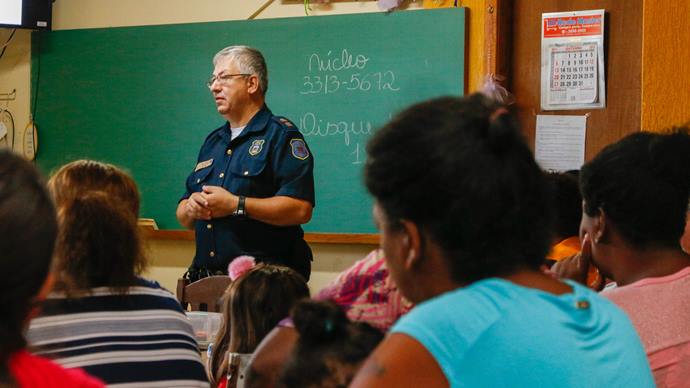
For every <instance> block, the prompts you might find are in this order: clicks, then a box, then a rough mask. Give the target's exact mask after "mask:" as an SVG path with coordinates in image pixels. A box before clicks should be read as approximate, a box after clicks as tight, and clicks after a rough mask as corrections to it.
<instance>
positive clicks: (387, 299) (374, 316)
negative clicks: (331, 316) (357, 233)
mask: <svg viewBox="0 0 690 388" xmlns="http://www.w3.org/2000/svg"><path fill="white" fill-rule="evenodd" d="M314 299H317V300H332V301H333V302H335V304H337V305H338V306H339V307H340V308H342V309H343V310H344V311H345V313H346V314H347V317H348V318H349V319H350V320H351V321H357V322H366V323H368V324H370V325H372V326H374V327H376V328H378V329H380V330H383V331H384V332H385V331H387V330H388V329H389V328H390V327H391V326H393V324H394V323H395V322H396V321H397V320H398V318H400V317H401V316H402V315H403V314H405V313H406V312H408V311H409V310H410V308H411V307H412V305H411V304H410V302H408V301H407V300H405V298H403V297H402V295H401V294H400V291H399V290H398V287H396V286H395V284H394V283H393V280H392V279H391V277H390V274H389V271H388V268H386V261H385V260H384V258H383V251H382V250H380V249H376V250H374V251H372V252H371V253H369V254H368V255H367V257H365V258H364V259H362V260H359V261H357V262H356V263H355V264H354V265H353V266H351V267H350V268H348V269H346V270H345V271H344V272H342V273H340V274H339V275H338V277H336V278H335V279H334V280H333V281H332V282H331V283H329V284H328V285H327V286H326V287H324V288H323V289H322V290H321V291H319V293H318V295H316V297H315V298H314Z"/></svg>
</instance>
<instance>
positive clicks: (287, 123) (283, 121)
mask: <svg viewBox="0 0 690 388" xmlns="http://www.w3.org/2000/svg"><path fill="white" fill-rule="evenodd" d="M278 121H280V123H281V124H283V125H284V126H286V127H288V128H293V127H294V126H295V124H293V123H292V121H290V120H288V119H286V118H285V117H279V118H278Z"/></svg>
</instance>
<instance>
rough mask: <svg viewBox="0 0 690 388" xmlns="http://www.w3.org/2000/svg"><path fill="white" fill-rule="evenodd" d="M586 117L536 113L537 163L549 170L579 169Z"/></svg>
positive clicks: (581, 159) (583, 149)
mask: <svg viewBox="0 0 690 388" xmlns="http://www.w3.org/2000/svg"><path fill="white" fill-rule="evenodd" d="M586 128H587V116H559V115H548V116H547V115H538V116H537V128H536V136H535V144H534V156H535V159H537V163H539V165H540V166H541V167H542V168H543V169H545V170H550V171H568V170H579V169H580V167H581V166H582V164H584V162H585V135H586V133H587V130H586Z"/></svg>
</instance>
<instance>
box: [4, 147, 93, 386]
mask: <svg viewBox="0 0 690 388" xmlns="http://www.w3.org/2000/svg"><path fill="white" fill-rule="evenodd" d="M0 232H1V233H2V238H0V252H2V254H0V273H2V274H4V276H3V280H2V282H0V287H2V290H0V311H2V314H1V318H0V386H2V387H65V388H67V387H84V388H86V387H103V386H104V385H103V384H102V383H101V382H99V381H98V380H96V379H94V378H92V377H90V376H88V375H86V374H85V373H84V372H83V371H81V370H79V369H72V370H67V369H63V368H62V367H61V366H59V365H57V364H55V363H53V362H52V361H50V360H47V359H44V358H42V357H39V356H34V355H31V354H29V353H28V352H27V351H26V349H25V348H26V341H25V339H24V329H25V327H26V325H27V323H28V320H29V319H30V318H31V315H33V312H32V310H34V308H35V304H36V302H38V301H40V300H41V299H42V298H43V297H44V296H45V294H46V293H47V291H48V289H49V287H50V279H51V278H50V277H49V275H48V270H49V268H50V261H51V257H52V254H53V245H54V243H55V237H56V235H57V224H56V221H55V210H54V209H53V205H52V202H51V200H50V198H49V196H48V193H47V192H46V190H45V188H44V187H43V185H42V184H41V183H40V179H39V176H38V174H37V173H36V171H35V170H34V168H33V166H31V164H30V163H29V162H27V161H25V160H23V159H21V158H20V157H19V156H16V155H14V154H12V153H11V152H9V151H6V150H4V151H0Z"/></svg>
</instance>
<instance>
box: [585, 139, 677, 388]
mask: <svg viewBox="0 0 690 388" xmlns="http://www.w3.org/2000/svg"><path fill="white" fill-rule="evenodd" d="M581 185H582V195H583V198H584V205H583V215H582V225H581V233H582V235H583V236H584V241H585V245H584V249H583V255H582V256H583V258H584V264H586V263H587V262H588V261H591V262H592V263H594V264H595V265H596V266H597V267H598V268H599V270H600V271H601V272H602V273H603V274H606V275H607V276H609V277H611V278H612V279H614V280H615V281H616V283H617V287H616V288H612V289H607V290H605V291H604V293H603V295H604V296H606V297H607V298H609V299H611V300H612V301H613V302H614V303H616V304H617V305H619V306H620V307H622V308H623V310H625V312H627V313H628V315H629V317H630V319H631V320H632V322H633V324H634V325H635V328H636V329H637V332H638V333H639V335H640V337H641V339H642V343H643V345H644V347H645V350H646V352H647V356H648V357H649V363H650V365H651V368H652V372H653V373H654V378H655V380H656V383H657V385H658V386H659V387H681V386H685V387H687V386H688V384H689V383H690V303H688V295H690V255H688V254H687V253H685V252H683V250H682V249H681V247H680V243H679V240H680V238H681V236H682V235H683V231H684V228H685V220H686V213H687V208H688V197H689V196H690V135H688V133H687V129H686V130H685V131H675V132H673V133H669V134H654V133H648V132H640V133H635V134H633V135H630V136H627V137H625V138H624V139H622V140H620V141H619V142H617V143H615V144H612V145H609V146H608V147H606V148H604V150H602V151H601V152H600V153H599V154H598V155H597V156H596V157H595V158H594V159H592V161H590V162H589V163H587V164H585V166H584V167H583V168H582V175H581ZM581 267H582V269H583V270H584V268H586V265H582V266H581Z"/></svg>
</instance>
